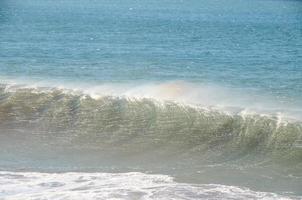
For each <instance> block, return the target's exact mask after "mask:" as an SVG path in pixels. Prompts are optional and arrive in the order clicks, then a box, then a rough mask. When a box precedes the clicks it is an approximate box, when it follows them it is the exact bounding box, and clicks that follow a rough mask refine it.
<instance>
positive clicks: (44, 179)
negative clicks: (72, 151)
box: [0, 171, 302, 200]
mask: <svg viewBox="0 0 302 200" xmlns="http://www.w3.org/2000/svg"><path fill="white" fill-rule="evenodd" d="M0 199H3V200H4V199H5V200H19V199H24V200H25V199H31V200H34V199H35V200H38V199H39V200H42V199H64V200H66V199H73V200H76V199H106V200H109V199H111V200H118V199H131V200H134V199H145V200H151V199H158V200H160V199H162V200H164V199H175V200H176V199H233V200H235V199H267V200H269V199H284V200H285V199H302V198H299V197H286V196H281V195H278V194H274V193H265V192H256V191H252V190H249V189H247V188H239V187H235V186H225V185H215V184H186V183H177V182H175V181H174V180H173V178H172V177H170V176H167V175H150V174H144V173H139V172H130V173H71V172H69V173H36V172H5V171H2V172H0Z"/></svg>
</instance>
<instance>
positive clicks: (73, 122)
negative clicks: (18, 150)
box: [0, 85, 302, 166]
mask: <svg viewBox="0 0 302 200" xmlns="http://www.w3.org/2000/svg"><path fill="white" fill-rule="evenodd" d="M0 128H1V130H2V133H1V137H2V139H3V141H6V140H8V139H7V137H6V136H7V135H10V136H11V135H15V136H16V137H20V136H22V135H27V136H26V138H30V140H31V141H36V142H37V143H45V142H43V141H45V140H46V139H45V138H47V139H48V143H49V144H44V145H46V146H47V145H49V146H50V148H52V147H51V145H52V146H53V145H55V146H56V147H60V146H61V147H62V148H78V147H81V148H87V149H102V150H105V149H109V148H110V151H111V152H113V151H120V152H128V153H135V152H136V153H138V152H144V151H147V150H150V149H154V151H155V152H156V151H162V152H161V153H160V154H166V153H167V152H174V153H175V152H178V153H190V154H191V155H196V156H199V157H207V160H209V159H208V157H211V159H210V160H217V159H218V160H224V161H225V160H232V159H238V158H242V157H245V156H246V155H259V156H262V157H266V158H267V157H269V158H270V160H275V161H277V162H284V163H288V161H291V162H290V163H291V164H292V162H295V163H297V164H301V162H302V149H301V146H302V144H301V143H302V142H301V139H302V124H301V122H300V121H287V120H284V119H282V118H280V116H279V115H262V114H255V113H254V114H247V113H244V112H239V113H237V114H229V113H226V112H223V111H221V110H217V109H215V108H209V107H198V106H190V105H186V104H180V103H177V102H174V101H157V100H154V99H151V98H127V97H118V96H106V95H105V96H102V97H98V98H92V97H91V95H87V94H85V93H82V92H75V91H69V92H68V91H66V90H64V89H58V88H35V89H33V88H28V87H16V86H8V85H2V87H1V88H0ZM16 137H14V138H16ZM26 138H25V139H24V140H26ZM10 139H11V138H10ZM28 140H29V139H28ZM6 143H7V142H6ZM50 144H51V145H50ZM19 145H22V144H19ZM163 147H164V148H163ZM210 155H211V156H210ZM259 156H258V157H259ZM299 166H300V165H299Z"/></svg>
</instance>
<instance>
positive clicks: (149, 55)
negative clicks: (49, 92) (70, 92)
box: [0, 0, 302, 102]
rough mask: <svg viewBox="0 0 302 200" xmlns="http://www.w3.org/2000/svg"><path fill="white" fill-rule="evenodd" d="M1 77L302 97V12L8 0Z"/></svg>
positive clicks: (263, 2) (284, 7) (271, 3)
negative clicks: (183, 84)
mask: <svg viewBox="0 0 302 200" xmlns="http://www.w3.org/2000/svg"><path fill="white" fill-rule="evenodd" d="M0 75H1V76H2V77H9V78H11V79H14V78H20V77H23V78H24V77H26V78H30V79H37V80H39V79H43V80H45V79H51V80H69V81H74V80H77V81H83V82H87V81H88V82H91V83H99V82H128V81H165V80H185V81H190V82H200V83H214V84H218V85H224V86H228V87H239V88H253V89H256V90H260V91H263V92H265V93H268V94H272V95H273V96H276V97H278V98H280V99H283V101H293V99H294V101H295V102H299V100H300V99H301V96H302V2H301V1H290V0H256V1H252V0H215V1H209V0H203V1H197V0H196V1H195V0H189V1H179V0H175V1H172V0H165V1H145V0H143V1H134V0H133V1H132V0H126V1H104V0H85V1H80V0H61V1H59V0H56V1H50V0H40V1H38V0H22V1H21V0H14V1H13V0H2V1H1V2H0Z"/></svg>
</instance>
